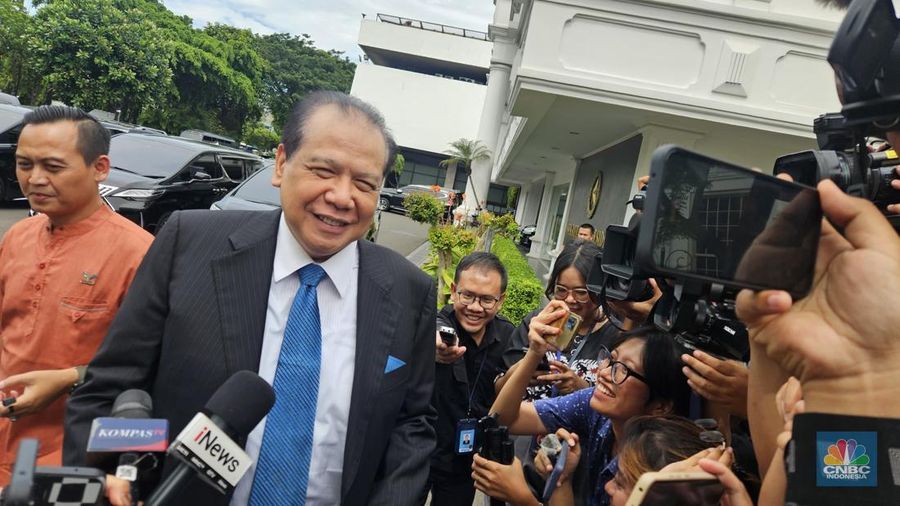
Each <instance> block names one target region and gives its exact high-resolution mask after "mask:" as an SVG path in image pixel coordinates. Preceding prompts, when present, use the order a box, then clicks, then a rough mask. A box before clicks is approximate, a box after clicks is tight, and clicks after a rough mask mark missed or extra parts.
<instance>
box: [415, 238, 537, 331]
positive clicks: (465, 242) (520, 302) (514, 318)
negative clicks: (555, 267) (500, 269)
mask: <svg viewBox="0 0 900 506" xmlns="http://www.w3.org/2000/svg"><path fill="white" fill-rule="evenodd" d="M428 240H429V241H431V256H430V258H429V259H428V261H427V262H426V263H425V264H424V265H422V270H424V271H425V272H427V273H428V274H430V275H431V276H432V277H434V278H436V279H437V277H438V272H439V271H440V272H441V274H440V276H441V279H440V280H439V283H438V284H439V286H440V290H441V292H439V293H438V308H441V307H443V306H444V304H446V301H447V299H448V297H449V295H450V283H452V282H453V275H454V273H455V272H456V265H457V264H458V263H459V261H460V260H461V259H462V258H463V257H464V256H466V255H468V254H469V253H471V252H472V250H474V249H475V243H476V240H477V236H476V235H475V234H474V233H473V232H472V231H470V230H465V229H461V228H458V227H454V226H452V225H443V226H438V227H432V228H431V230H429V232H428ZM446 251H450V252H451V253H450V254H449V255H448V256H445V257H444V266H443V269H440V268H439V267H441V263H442V262H441V255H442V254H445V253H442V252H446ZM491 252H492V253H494V254H495V255H497V257H498V258H499V259H500V261H501V262H502V263H503V266H504V267H506V272H507V275H508V276H509V283H508V284H507V287H506V299H505V300H504V301H503V308H502V309H501V310H500V314H502V315H503V316H505V317H506V318H507V319H509V321H511V322H513V324H518V323H519V322H521V321H522V319H523V318H525V316H526V315H527V314H528V313H530V312H532V311H534V310H535V309H537V308H538V307H539V306H540V305H541V300H542V297H543V296H544V287H543V286H541V282H540V280H539V279H538V277H537V275H536V274H535V273H534V270H532V269H531V266H530V265H528V261H526V260H525V257H523V256H522V254H521V253H519V250H518V249H516V245H515V244H514V243H513V242H512V241H511V240H510V239H509V238H507V237H503V236H500V235H498V236H497V237H495V238H494V242H493V246H492V247H491Z"/></svg>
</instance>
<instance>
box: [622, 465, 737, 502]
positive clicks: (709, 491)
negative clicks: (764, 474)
mask: <svg viewBox="0 0 900 506" xmlns="http://www.w3.org/2000/svg"><path fill="white" fill-rule="evenodd" d="M724 492H725V489H724V488H723V487H722V484H721V483H719V480H718V479H716V477H715V476H713V475H711V474H708V473H644V474H642V475H641V477H640V479H638V482H637V483H636V484H635V485H634V489H632V491H631V496H629V497H628V502H627V503H626V506H680V505H685V506H686V505H691V506H718V504H719V500H720V499H721V498H722V494H723V493H724Z"/></svg>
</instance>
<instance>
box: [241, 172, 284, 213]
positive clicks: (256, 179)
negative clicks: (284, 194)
mask: <svg viewBox="0 0 900 506" xmlns="http://www.w3.org/2000/svg"><path fill="white" fill-rule="evenodd" d="M273 170H274V165H270V166H269V167H266V168H265V169H263V170H261V171H258V172H256V173H254V174H253V175H252V176H250V178H248V179H247V182H246V183H244V184H243V185H241V187H240V188H239V189H238V191H236V192H235V194H234V196H235V197H240V198H242V199H245V200H249V201H251V202H258V203H260V204H271V205H273V206H279V207H280V206H281V196H280V194H279V193H278V188H275V187H274V186H272V171H273Z"/></svg>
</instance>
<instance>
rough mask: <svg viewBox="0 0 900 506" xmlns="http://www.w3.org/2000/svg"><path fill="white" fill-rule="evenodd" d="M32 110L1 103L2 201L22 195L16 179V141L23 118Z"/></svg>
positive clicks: (0, 184) (0, 168) (0, 193)
mask: <svg viewBox="0 0 900 506" xmlns="http://www.w3.org/2000/svg"><path fill="white" fill-rule="evenodd" d="M30 110H31V109H28V108H26V107H19V106H17V105H8V104H0V202H5V201H7V200H12V199H16V198H19V197H21V196H22V190H21V189H20V188H19V181H18V180H17V179H16V143H18V142H19V133H20V132H21V131H22V119H23V118H24V117H25V115H26V114H28V112H29V111H30Z"/></svg>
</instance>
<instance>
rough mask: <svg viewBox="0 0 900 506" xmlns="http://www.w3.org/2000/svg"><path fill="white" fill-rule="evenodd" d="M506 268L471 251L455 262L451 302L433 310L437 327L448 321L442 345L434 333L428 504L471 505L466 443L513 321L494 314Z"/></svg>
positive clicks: (500, 368) (489, 399)
mask: <svg viewBox="0 0 900 506" xmlns="http://www.w3.org/2000/svg"><path fill="white" fill-rule="evenodd" d="M506 283H507V276H506V269H505V268H504V267H503V264H502V263H501V262H500V259H498V258H497V257H496V256H495V255H493V254H491V253H484V252H477V253H472V254H470V255H468V256H466V257H465V258H463V259H462V260H460V262H459V265H458V266H457V267H456V275H455V277H454V278H453V284H452V285H451V287H450V289H451V295H450V301H451V303H450V304H448V305H447V306H446V307H444V308H443V309H442V310H441V311H440V312H438V314H437V327H438V329H440V328H441V327H452V328H453V329H454V331H455V332H456V341H455V342H453V343H452V345H451V346H448V345H447V344H445V343H444V341H443V340H442V339H441V335H440V333H438V334H437V335H436V337H435V339H436V340H435V346H436V348H437V349H436V352H435V362H436V371H435V383H434V393H433V395H432V405H433V406H434V408H435V409H436V410H437V414H438V417H437V422H436V424H435V431H436V432H437V448H436V449H435V452H434V454H433V455H432V458H431V504H432V505H434V506H442V505H457V504H458V505H465V506H471V504H472V501H473V500H474V497H475V484H474V482H473V481H472V477H471V473H472V469H471V467H472V453H473V451H472V450H474V449H477V447H478V443H479V442H478V441H475V442H474V446H473V445H472V444H464V443H466V439H465V438H466V436H469V437H470V438H471V437H473V436H472V434H473V433H472V432H471V431H472V429H474V426H475V423H477V420H478V419H479V418H481V417H483V416H485V415H487V414H488V410H489V409H490V407H491V404H493V402H494V396H495V394H494V379H495V378H496V377H497V376H498V375H499V374H500V373H502V372H505V371H506V367H505V365H504V363H503V351H504V350H506V348H507V346H508V344H509V336H510V334H512V332H513V330H514V327H513V324H512V323H510V322H509V320H507V319H506V318H504V317H502V316H499V315H498V314H497V312H498V311H500V308H501V306H502V305H503V298H504V294H505V292H506Z"/></svg>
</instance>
